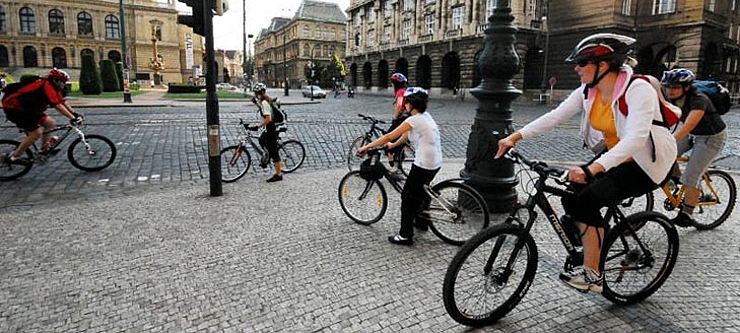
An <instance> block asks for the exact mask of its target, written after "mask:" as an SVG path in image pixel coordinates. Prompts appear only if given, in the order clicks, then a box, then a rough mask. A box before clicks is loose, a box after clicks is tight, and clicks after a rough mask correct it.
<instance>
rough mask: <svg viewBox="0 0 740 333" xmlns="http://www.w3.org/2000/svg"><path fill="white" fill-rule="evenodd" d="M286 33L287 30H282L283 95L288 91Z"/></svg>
mask: <svg viewBox="0 0 740 333" xmlns="http://www.w3.org/2000/svg"><path fill="white" fill-rule="evenodd" d="M287 33H288V30H287V29H286V30H285V32H283V81H284V82H283V84H284V85H285V96H288V95H289V94H290V93H289V92H288V58H287V57H286V54H287V52H286V50H285V35H286V34H287Z"/></svg>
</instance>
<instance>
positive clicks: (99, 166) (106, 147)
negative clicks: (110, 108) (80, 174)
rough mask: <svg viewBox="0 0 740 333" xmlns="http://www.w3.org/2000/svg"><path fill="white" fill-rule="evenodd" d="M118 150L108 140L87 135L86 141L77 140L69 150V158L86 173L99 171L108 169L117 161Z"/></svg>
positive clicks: (94, 135)
mask: <svg viewBox="0 0 740 333" xmlns="http://www.w3.org/2000/svg"><path fill="white" fill-rule="evenodd" d="M117 152H118V150H117V149H116V145H114V144H113V142H112V141H111V140H109V139H108V138H106V137H104V136H102V135H97V134H89V135H85V141H82V138H77V139H76V140H74V141H72V143H71V144H70V145H69V149H67V158H68V159H69V162H70V163H72V165H73V166H74V167H75V168H78V169H80V170H84V171H98V170H103V169H105V168H107V167H108V166H109V165H111V163H113V160H115V159H116V154H117Z"/></svg>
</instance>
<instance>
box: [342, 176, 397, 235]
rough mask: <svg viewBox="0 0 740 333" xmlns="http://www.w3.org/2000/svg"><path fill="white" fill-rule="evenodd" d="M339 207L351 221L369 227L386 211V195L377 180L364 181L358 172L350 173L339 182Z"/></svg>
mask: <svg viewBox="0 0 740 333" xmlns="http://www.w3.org/2000/svg"><path fill="white" fill-rule="evenodd" d="M338 194H339V205H340V206H341V207H342V211H344V213H345V214H347V216H349V218H350V219H352V220H353V221H355V222H357V223H359V224H364V225H370V224H373V223H375V222H378V221H379V220H380V219H381V218H382V217H383V215H385V211H386V210H387V209H388V195H387V194H386V193H385V188H383V185H381V184H380V181H378V180H365V179H363V178H362V177H360V171H350V172H349V173H347V174H346V175H344V177H343V178H342V180H341V181H340V182H339V190H338Z"/></svg>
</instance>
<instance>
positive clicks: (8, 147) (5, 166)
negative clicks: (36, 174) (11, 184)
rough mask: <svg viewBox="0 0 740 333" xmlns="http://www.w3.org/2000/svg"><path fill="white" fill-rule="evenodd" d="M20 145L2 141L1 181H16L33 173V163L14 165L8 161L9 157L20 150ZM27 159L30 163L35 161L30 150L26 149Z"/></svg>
mask: <svg viewBox="0 0 740 333" xmlns="http://www.w3.org/2000/svg"><path fill="white" fill-rule="evenodd" d="M18 145H20V142H18V141H15V140H0V159H1V160H2V162H0V181H5V180H12V179H16V178H18V177H20V176H23V175H25V174H27V173H28V172H29V171H31V167H32V166H33V163H27V164H21V163H12V162H10V160H8V159H7V157H8V155H9V154H10V153H11V152H13V151H15V149H16V148H18ZM25 158H26V159H27V160H29V161H31V160H33V154H31V150H30V149H26V156H25Z"/></svg>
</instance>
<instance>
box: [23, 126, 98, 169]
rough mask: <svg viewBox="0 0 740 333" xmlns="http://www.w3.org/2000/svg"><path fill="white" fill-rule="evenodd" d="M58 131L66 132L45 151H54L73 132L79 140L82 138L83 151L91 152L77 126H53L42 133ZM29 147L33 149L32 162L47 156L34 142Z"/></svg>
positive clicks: (83, 134)
mask: <svg viewBox="0 0 740 333" xmlns="http://www.w3.org/2000/svg"><path fill="white" fill-rule="evenodd" d="M60 131H66V132H64V133H63V134H61V135H60V136H59V139H58V140H57V142H55V143H54V145H52V146H51V147H49V148H48V149H47V151H53V150H54V149H56V148H57V147H58V146H59V145H61V144H62V142H64V141H65V139H67V137H69V135H70V134H72V132H75V134H77V136H79V137H80V138H82V143H83V144H84V145H85V149H87V151H88V152H89V151H90V150H91V148H90V144H88V143H87V140H85V133H84V132H83V131H82V130H81V129H80V128H79V127H77V126H72V125H61V126H55V127H54V128H52V129H50V130H46V131H44V135H46V134H51V133H54V132H60ZM21 132H24V133H25V131H21ZM25 134H26V135H28V133H25ZM31 147H33V150H32V151H33V152H34V156H33V159H34V161H36V162H39V159H41V158H42V157H43V158H45V157H46V156H47V155H46V154H43V153H42V152H41V148H39V147H38V146H37V143H36V142H34V143H33V144H32V145H31Z"/></svg>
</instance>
